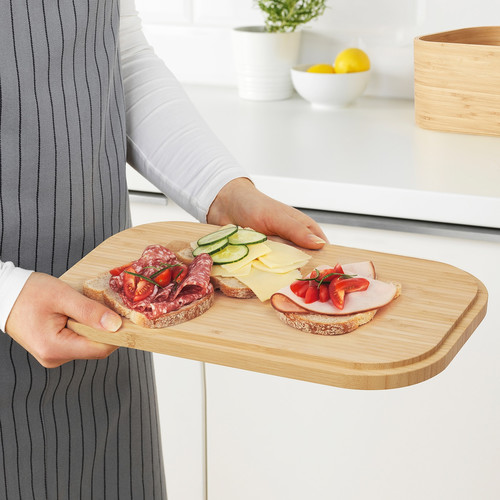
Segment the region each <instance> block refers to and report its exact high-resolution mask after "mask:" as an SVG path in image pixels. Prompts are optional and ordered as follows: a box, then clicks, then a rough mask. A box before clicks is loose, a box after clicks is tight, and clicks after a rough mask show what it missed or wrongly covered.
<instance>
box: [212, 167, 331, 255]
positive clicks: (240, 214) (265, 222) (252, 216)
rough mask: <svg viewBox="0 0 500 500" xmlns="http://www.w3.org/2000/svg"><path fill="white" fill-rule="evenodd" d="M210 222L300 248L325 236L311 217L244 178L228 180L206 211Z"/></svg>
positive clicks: (318, 244)
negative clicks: (244, 229)
mask: <svg viewBox="0 0 500 500" xmlns="http://www.w3.org/2000/svg"><path fill="white" fill-rule="evenodd" d="M207 222H208V223H210V224H217V225H225V224H231V223H233V224H238V225H239V226H242V227H251V228H252V229H255V230H256V231H260V232H262V233H265V234H268V235H277V236H280V237H281V238H284V239H285V240H289V241H292V242H293V243H295V244H296V245H299V246H301V247H303V248H310V249H315V250H316V249H320V248H322V247H323V246H324V245H325V243H326V241H327V238H326V236H325V234H324V233H323V231H322V230H321V228H320V227H319V225H318V224H317V223H316V222H315V221H314V220H313V219H311V217H309V216H307V215H305V214H303V213H302V212H300V211H299V210H296V209H295V208H292V207H290V206H288V205H285V204H284V203H281V202H279V201H276V200H274V199H273V198H270V197H269V196H267V195H265V194H264V193H262V192H261V191H259V190H258V189H257V188H256V187H255V186H254V185H253V183H252V182H251V181H250V180H249V179H246V178H243V177H242V178H238V179H234V180H232V181H231V182H228V183H227V184H226V185H225V186H224V187H223V188H222V189H221V190H220V191H219V194H218V195H217V197H216V198H215V200H214V202H213V203H212V206H211V207H210V210H209V212H208V215H207Z"/></svg>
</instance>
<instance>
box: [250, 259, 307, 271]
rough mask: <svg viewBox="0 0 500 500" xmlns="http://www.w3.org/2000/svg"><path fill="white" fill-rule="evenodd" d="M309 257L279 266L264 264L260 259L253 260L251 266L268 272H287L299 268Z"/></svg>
mask: <svg viewBox="0 0 500 500" xmlns="http://www.w3.org/2000/svg"><path fill="white" fill-rule="evenodd" d="M308 261H309V259H307V260H304V261H302V262H297V263H296V264H289V265H287V266H281V267H268V266H266V265H265V264H264V263H263V262H262V261H261V260H260V259H257V260H254V261H253V262H252V267H255V269H259V270H261V271H266V272H268V273H278V274H280V273H288V272H289V271H292V270H294V269H297V268H301V267H302V266H305V265H306V264H307V263H308Z"/></svg>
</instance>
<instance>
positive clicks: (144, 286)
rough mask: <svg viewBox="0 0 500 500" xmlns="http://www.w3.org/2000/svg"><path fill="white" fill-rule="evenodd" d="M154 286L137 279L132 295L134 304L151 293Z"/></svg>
mask: <svg viewBox="0 0 500 500" xmlns="http://www.w3.org/2000/svg"><path fill="white" fill-rule="evenodd" d="M153 288H154V285H153V283H151V282H150V281H147V280H143V279H139V282H138V283H137V287H136V289H135V293H134V298H133V301H134V302H140V301H141V300H144V299H145V298H146V297H149V296H150V295H151V294H152V293H153Z"/></svg>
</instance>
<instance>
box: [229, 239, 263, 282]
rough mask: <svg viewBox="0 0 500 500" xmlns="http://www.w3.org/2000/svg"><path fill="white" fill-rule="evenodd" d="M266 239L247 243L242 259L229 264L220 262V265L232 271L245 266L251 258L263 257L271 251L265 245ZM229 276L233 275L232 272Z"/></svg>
mask: <svg viewBox="0 0 500 500" xmlns="http://www.w3.org/2000/svg"><path fill="white" fill-rule="evenodd" d="M267 243H268V242H267V241H266V242H265V243H256V244H255V245H248V254H247V256H246V257H243V259H241V260H239V261H238V262H232V263H231V264H221V267H222V268H223V269H224V270H225V271H227V272H228V273H234V272H236V271H237V270H238V269H241V268H242V267H245V266H246V265H247V264H250V263H251V262H252V260H255V259H258V258H260V257H263V256H264V255H266V254H268V253H271V248H269V246H267ZM231 276H234V274H232V275H231Z"/></svg>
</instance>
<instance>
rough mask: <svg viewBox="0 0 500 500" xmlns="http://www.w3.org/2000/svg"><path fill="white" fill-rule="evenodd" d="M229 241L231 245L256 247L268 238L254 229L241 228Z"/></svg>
mask: <svg viewBox="0 0 500 500" xmlns="http://www.w3.org/2000/svg"><path fill="white" fill-rule="evenodd" d="M228 239H229V243H230V244H231V245H254V244H255V243H262V242H263V241H266V240H267V236H266V235H265V234H263V233H259V232H257V231H254V230H253V229H242V228H241V227H240V228H239V229H238V232H236V233H233V234H231V235H230V236H229V238H228Z"/></svg>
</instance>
